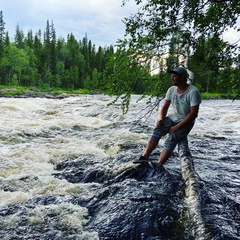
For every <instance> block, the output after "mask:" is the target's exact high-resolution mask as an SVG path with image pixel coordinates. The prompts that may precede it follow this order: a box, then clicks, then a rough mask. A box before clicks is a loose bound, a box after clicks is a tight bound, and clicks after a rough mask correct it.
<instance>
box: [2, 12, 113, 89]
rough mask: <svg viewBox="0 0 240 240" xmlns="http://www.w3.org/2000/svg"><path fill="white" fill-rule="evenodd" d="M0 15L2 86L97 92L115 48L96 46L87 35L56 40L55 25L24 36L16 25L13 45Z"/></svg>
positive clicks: (51, 24) (29, 32)
mask: <svg viewBox="0 0 240 240" xmlns="http://www.w3.org/2000/svg"><path fill="white" fill-rule="evenodd" d="M4 25H5V23H4V21H3V15H2V12H0V85H7V86H36V87H40V88H44V87H50V88H63V89H78V88H86V89H91V90H92V89H98V88H99V85H100V84H101V81H102V79H103V71H104V69H105V67H106V64H107V63H108V59H109V58H110V57H111V56H112V55H113V54H114V48H113V46H112V45H111V46H105V47H101V46H98V47H96V46H95V45H94V44H93V43H92V42H91V40H88V38H87V36H84V37H83V39H82V40H80V41H78V40H77V39H76V38H75V37H74V35H73V34H69V35H68V36H67V39H66V40H65V39H63V38H57V36H56V31H55V28H54V24H53V22H51V23H49V21H47V23H46V29H45V30H44V32H42V31H41V30H39V31H38V32H37V33H36V34H33V32H32V30H29V31H28V33H27V35H26V36H25V35H24V33H23V31H22V30H21V29H20V27H19V26H18V25H17V27H16V32H15V36H14V42H11V41H10V38H9V35H8V32H7V31H5V27H4Z"/></svg>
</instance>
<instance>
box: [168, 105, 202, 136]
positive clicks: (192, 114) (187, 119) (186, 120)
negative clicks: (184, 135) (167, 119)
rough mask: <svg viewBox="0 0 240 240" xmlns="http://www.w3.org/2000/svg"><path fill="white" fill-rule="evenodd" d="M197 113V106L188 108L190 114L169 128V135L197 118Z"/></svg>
mask: <svg viewBox="0 0 240 240" xmlns="http://www.w3.org/2000/svg"><path fill="white" fill-rule="evenodd" d="M198 111H199V105H197V106H192V107H190V113H189V114H188V115H187V116H186V117H185V118H184V119H183V120H182V121H181V122H179V123H178V124H177V125H175V126H173V127H171V128H170V130H169V133H173V132H176V131H178V130H179V129H180V128H181V127H183V126H184V125H185V124H187V123H189V122H191V121H192V120H194V119H195V118H197V116H198Z"/></svg>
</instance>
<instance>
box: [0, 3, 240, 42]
mask: <svg viewBox="0 0 240 240" xmlns="http://www.w3.org/2000/svg"><path fill="white" fill-rule="evenodd" d="M121 4H122V0H1V5H0V11H2V12H3V19H4V21H5V23H6V24H5V28H6V30H7V31H8V32H9V36H10V37H11V38H13V37H14V34H15V30H16V26H17V24H18V25H19V27H20V28H21V29H22V30H23V32H24V33H25V34H26V33H27V31H28V30H30V29H32V30H33V33H34V34H35V33H36V32H37V31H38V30H39V29H41V30H42V31H44V30H45V28H46V22H47V20H49V21H50V23H51V21H53V23H54V27H55V30H56V34H57V37H63V38H65V39H66V37H67V34H69V33H73V34H74V36H75V38H76V39H78V40H81V39H82V38H83V37H84V36H85V35H86V34H87V36H88V39H89V40H91V41H92V43H94V44H95V45H97V46H109V45H110V44H113V45H114V44H115V43H116V41H117V40H118V39H123V37H124V33H125V26H124V24H123V22H122V19H123V18H124V17H128V16H130V14H131V13H135V12H136V11H137V7H136V5H135V3H134V1H133V0H131V1H129V2H128V3H127V4H126V6H124V7H121ZM238 25H239V26H240V21H239V24H238ZM224 39H225V40H228V41H231V42H236V41H237V40H238V39H240V32H237V31H234V30H232V29H230V30H228V32H227V33H225V34H224Z"/></svg>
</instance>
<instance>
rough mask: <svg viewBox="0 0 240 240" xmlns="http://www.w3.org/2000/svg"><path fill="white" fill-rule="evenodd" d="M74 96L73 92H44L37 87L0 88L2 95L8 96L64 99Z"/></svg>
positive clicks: (0, 94)
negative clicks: (23, 88)
mask: <svg viewBox="0 0 240 240" xmlns="http://www.w3.org/2000/svg"><path fill="white" fill-rule="evenodd" d="M69 96H72V94H68V93H64V92H56V91H55V92H51V91H50V92H42V91H40V90H38V89H37V88H31V89H28V90H19V89H16V88H4V89H0V97H6V98H51V99H62V98H66V97H69Z"/></svg>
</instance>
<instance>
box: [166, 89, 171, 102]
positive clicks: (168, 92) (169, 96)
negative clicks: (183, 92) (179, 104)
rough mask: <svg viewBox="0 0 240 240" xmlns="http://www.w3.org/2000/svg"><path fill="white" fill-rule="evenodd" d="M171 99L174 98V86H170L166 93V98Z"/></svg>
mask: <svg viewBox="0 0 240 240" xmlns="http://www.w3.org/2000/svg"><path fill="white" fill-rule="evenodd" d="M171 99H172V88H169V89H168V90H167V93H166V96H165V100H169V101H171Z"/></svg>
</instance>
